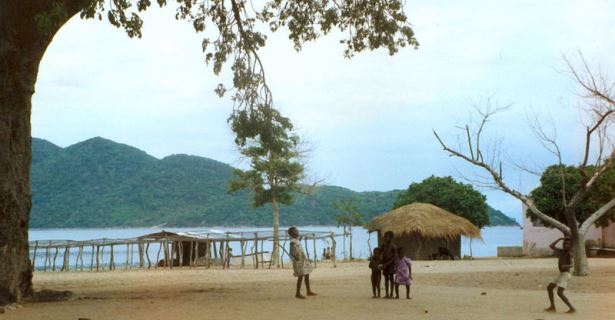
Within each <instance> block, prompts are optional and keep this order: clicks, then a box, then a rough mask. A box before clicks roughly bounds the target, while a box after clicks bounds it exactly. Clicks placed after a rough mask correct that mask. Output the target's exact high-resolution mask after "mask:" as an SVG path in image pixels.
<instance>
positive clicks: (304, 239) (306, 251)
mask: <svg viewBox="0 0 615 320" xmlns="http://www.w3.org/2000/svg"><path fill="white" fill-rule="evenodd" d="M303 242H304V243H305V255H306V256H307V258H308V260H310V250H308V242H307V237H305V236H304V237H303Z"/></svg>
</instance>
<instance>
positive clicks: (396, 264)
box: [369, 231, 412, 299]
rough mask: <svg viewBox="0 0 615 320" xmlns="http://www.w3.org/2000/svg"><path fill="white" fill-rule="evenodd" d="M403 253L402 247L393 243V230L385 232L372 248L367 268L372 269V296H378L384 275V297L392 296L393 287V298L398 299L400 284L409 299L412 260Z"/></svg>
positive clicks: (390, 297)
mask: <svg viewBox="0 0 615 320" xmlns="http://www.w3.org/2000/svg"><path fill="white" fill-rule="evenodd" d="M403 253H404V248H403V247H397V246H395V244H393V232H392V231H387V232H385V234H384V242H383V244H382V245H381V246H380V247H378V248H375V249H374V253H373V255H372V257H371V258H370V262H369V268H370V269H372V277H371V278H372V294H373V298H380V288H381V285H380V283H381V279H382V276H383V275H384V291H385V296H384V298H385V299H392V298H393V289H395V299H399V286H400V285H403V286H405V287H406V299H410V286H411V285H412V261H411V260H410V258H408V257H406V256H404V254H403Z"/></svg>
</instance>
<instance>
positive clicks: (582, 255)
mask: <svg viewBox="0 0 615 320" xmlns="http://www.w3.org/2000/svg"><path fill="white" fill-rule="evenodd" d="M572 254H573V260H574V270H573V274H574V275H575V276H586V275H587V274H588V272H589V265H588V263H587V254H586V252H585V235H584V234H580V233H578V234H577V235H576V237H575V236H574V235H573V237H572Z"/></svg>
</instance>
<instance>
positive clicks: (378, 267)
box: [288, 227, 412, 299]
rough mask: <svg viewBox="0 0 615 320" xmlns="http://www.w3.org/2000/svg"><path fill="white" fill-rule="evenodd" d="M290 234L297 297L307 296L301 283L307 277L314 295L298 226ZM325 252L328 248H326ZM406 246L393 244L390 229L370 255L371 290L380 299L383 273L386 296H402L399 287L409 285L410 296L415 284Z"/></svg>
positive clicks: (408, 295) (408, 292) (309, 294)
mask: <svg viewBox="0 0 615 320" xmlns="http://www.w3.org/2000/svg"><path fill="white" fill-rule="evenodd" d="M288 235H289V236H290V238H291V239H290V250H289V256H290V258H291V260H292V262H293V274H294V276H295V277H297V288H296V289H297V290H296V291H295V297H297V298H298V299H305V296H304V295H302V294H301V284H302V283H303V281H304V280H305V288H306V290H307V296H315V295H316V293H314V291H312V289H311V288H310V273H311V272H312V270H313V268H314V266H313V264H312V262H311V261H310V260H309V259H308V258H307V257H306V254H305V251H304V250H303V246H302V245H301V241H299V230H298V229H297V228H295V227H291V228H289V229H288ZM325 252H326V251H325ZM403 252H404V248H402V247H397V246H395V244H393V232H391V231H387V232H386V233H385V234H384V243H383V244H382V246H380V247H379V248H376V249H374V255H373V256H372V257H371V258H370V263H369V267H370V268H371V269H372V293H373V295H374V296H373V297H374V298H380V287H381V286H380V283H381V279H382V276H383V275H384V290H385V298H386V299H392V298H393V290H395V298H396V299H399V286H400V285H403V286H405V287H406V299H410V286H411V285H412V261H411V260H410V258H408V257H406V256H404V255H403Z"/></svg>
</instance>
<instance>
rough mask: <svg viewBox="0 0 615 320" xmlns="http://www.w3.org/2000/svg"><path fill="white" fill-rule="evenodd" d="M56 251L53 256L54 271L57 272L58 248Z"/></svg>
mask: <svg viewBox="0 0 615 320" xmlns="http://www.w3.org/2000/svg"><path fill="white" fill-rule="evenodd" d="M55 249H56V252H55V254H54V255H53V269H52V271H54V272H55V271H56V258H57V257H58V247H55Z"/></svg>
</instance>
